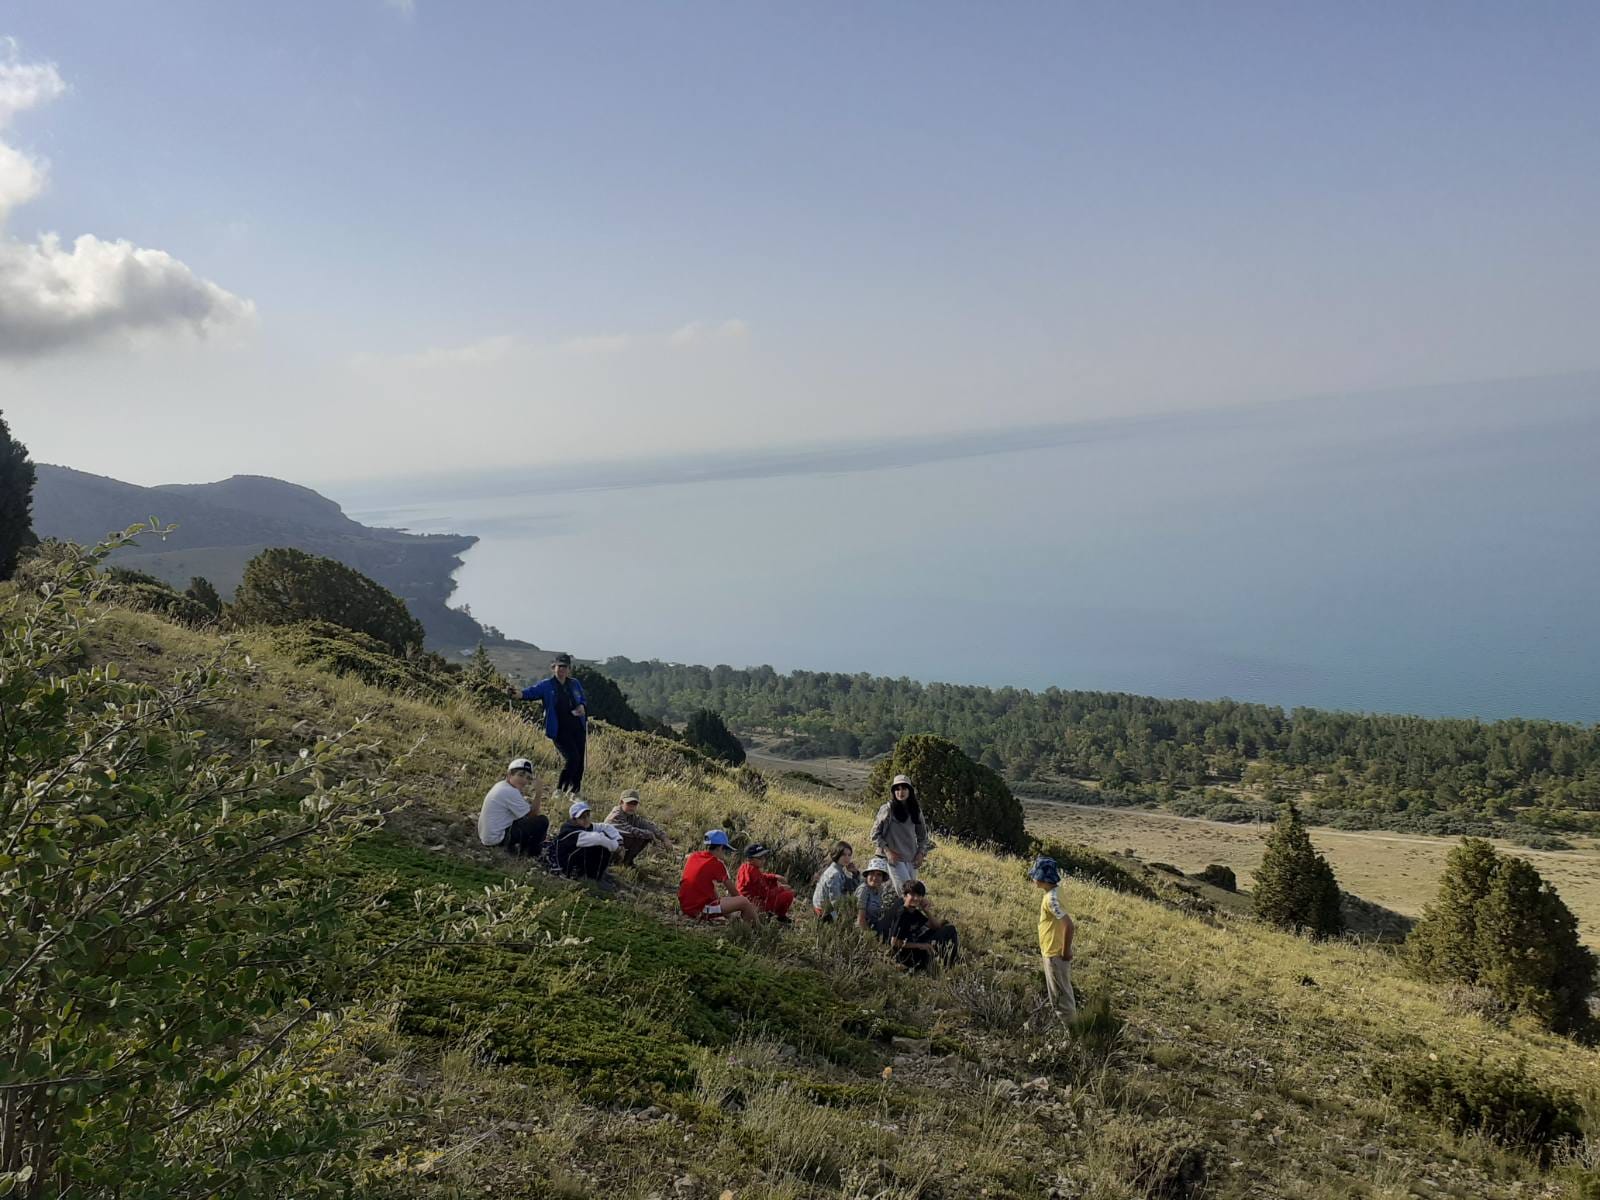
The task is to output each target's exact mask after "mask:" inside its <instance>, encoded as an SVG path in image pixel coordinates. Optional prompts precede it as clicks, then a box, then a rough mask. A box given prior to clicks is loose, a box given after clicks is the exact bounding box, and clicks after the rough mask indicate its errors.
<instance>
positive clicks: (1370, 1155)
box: [1361, 1142, 1378, 1162]
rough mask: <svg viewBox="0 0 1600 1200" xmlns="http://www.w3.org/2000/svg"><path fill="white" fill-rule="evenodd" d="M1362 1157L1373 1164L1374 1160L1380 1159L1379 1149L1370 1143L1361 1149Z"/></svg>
mask: <svg viewBox="0 0 1600 1200" xmlns="http://www.w3.org/2000/svg"><path fill="white" fill-rule="evenodd" d="M1361 1157H1362V1158H1364V1159H1366V1160H1367V1161H1368V1162H1371V1161H1372V1160H1373V1159H1375V1158H1377V1157H1378V1147H1377V1146H1375V1145H1373V1144H1372V1143H1371V1142H1368V1143H1367V1144H1366V1145H1365V1146H1363V1147H1361Z"/></svg>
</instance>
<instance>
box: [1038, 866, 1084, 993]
mask: <svg viewBox="0 0 1600 1200" xmlns="http://www.w3.org/2000/svg"><path fill="white" fill-rule="evenodd" d="M1028 878H1029V879H1031V880H1033V885H1034V887H1036V888H1038V889H1039V890H1040V891H1041V892H1043V893H1044V897H1043V899H1041V900H1040V902H1039V953H1040V955H1042V956H1043V958H1044V986H1045V994H1046V995H1047V996H1048V997H1049V1002H1050V1007H1051V1008H1052V1009H1054V1010H1055V1011H1056V1012H1058V1013H1061V1014H1062V1015H1063V1016H1065V1017H1066V1018H1067V1020H1069V1021H1071V1020H1074V1019H1076V1017H1077V1015H1078V1002H1077V1000H1076V999H1075V998H1074V997H1073V995H1072V937H1073V934H1074V933H1075V932H1077V930H1076V926H1074V925H1073V923H1072V918H1071V917H1069V916H1068V915H1067V907H1066V905H1065V904H1063V903H1062V901H1061V868H1060V867H1058V866H1056V860H1055V859H1053V858H1041V859H1040V860H1039V861H1038V862H1036V863H1034V864H1033V870H1031V871H1029V872H1028Z"/></svg>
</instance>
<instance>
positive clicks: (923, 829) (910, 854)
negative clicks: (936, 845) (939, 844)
mask: <svg viewBox="0 0 1600 1200" xmlns="http://www.w3.org/2000/svg"><path fill="white" fill-rule="evenodd" d="M893 804H894V801H893V800H885V801H884V802H883V807H882V808H880V809H879V810H878V815H877V817H876V818H874V820H873V822H872V844H873V845H874V846H876V847H877V848H878V849H879V850H881V851H883V852H884V853H885V854H887V853H888V852H889V851H890V850H893V851H894V852H895V853H896V854H898V855H899V856H900V857H901V858H903V859H905V861H906V862H910V861H911V860H912V859H914V858H916V856H917V855H919V854H926V853H927V850H928V827H927V826H926V825H924V824H922V823H921V822H920V821H896V820H895V819H894V816H893V814H892V813H891V812H890V811H889V810H890V808H891V806H892V805H893Z"/></svg>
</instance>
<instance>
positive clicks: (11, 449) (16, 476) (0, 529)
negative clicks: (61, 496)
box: [0, 416, 38, 579]
mask: <svg viewBox="0 0 1600 1200" xmlns="http://www.w3.org/2000/svg"><path fill="white" fill-rule="evenodd" d="M33 477H34V471H33V463H32V462H31V461H29V459H28V448H27V447H26V446H24V445H23V444H22V443H21V442H19V441H17V440H16V439H15V438H13V437H12V436H11V429H10V427H9V426H8V425H7V424H6V422H5V418H4V417H3V416H0V579H10V578H11V576H12V575H13V574H15V573H16V569H17V559H19V558H20V557H21V556H22V552H23V551H25V550H28V549H30V548H31V547H33V546H35V545H37V544H38V539H37V538H35V537H34V536H33Z"/></svg>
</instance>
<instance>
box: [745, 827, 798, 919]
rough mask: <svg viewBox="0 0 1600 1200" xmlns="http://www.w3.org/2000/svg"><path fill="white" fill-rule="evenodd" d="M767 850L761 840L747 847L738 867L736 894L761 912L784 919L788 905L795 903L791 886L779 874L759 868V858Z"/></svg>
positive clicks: (764, 854) (787, 913)
mask: <svg viewBox="0 0 1600 1200" xmlns="http://www.w3.org/2000/svg"><path fill="white" fill-rule="evenodd" d="M768 853H770V852H769V851H768V850H767V848H766V847H765V846H763V845H762V844H761V843H760V842H753V843H751V844H750V845H749V846H748V847H746V849H745V852H744V865H743V866H742V867H740V868H739V895H741V896H743V897H744V898H745V899H747V900H749V901H750V902H751V903H752V904H754V905H755V906H756V907H757V908H759V909H760V910H761V911H762V912H767V913H771V914H772V915H773V916H775V917H777V918H778V920H780V921H785V922H787V921H788V920H789V906H790V905H791V904H793V903H794V889H793V888H791V887H790V886H789V881H788V880H787V879H785V878H784V877H783V876H782V875H774V874H772V873H771V872H769V871H763V870H762V869H761V860H762V859H764V858H765V857H766V856H767V855H768Z"/></svg>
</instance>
